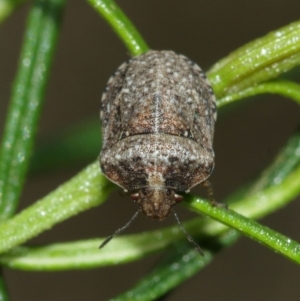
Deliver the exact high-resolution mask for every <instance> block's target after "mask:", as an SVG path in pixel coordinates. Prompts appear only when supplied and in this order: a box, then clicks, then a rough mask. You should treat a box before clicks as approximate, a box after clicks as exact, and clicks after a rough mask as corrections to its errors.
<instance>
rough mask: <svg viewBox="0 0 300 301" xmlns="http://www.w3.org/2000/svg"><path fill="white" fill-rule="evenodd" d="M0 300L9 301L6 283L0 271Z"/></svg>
mask: <svg viewBox="0 0 300 301" xmlns="http://www.w3.org/2000/svg"><path fill="white" fill-rule="evenodd" d="M0 301H9V297H8V293H7V288H6V284H5V282H4V277H3V274H2V273H1V275H0Z"/></svg>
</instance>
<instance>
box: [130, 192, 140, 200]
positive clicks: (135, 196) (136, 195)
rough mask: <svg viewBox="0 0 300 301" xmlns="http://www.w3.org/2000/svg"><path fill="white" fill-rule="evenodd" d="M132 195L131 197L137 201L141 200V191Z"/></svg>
mask: <svg viewBox="0 0 300 301" xmlns="http://www.w3.org/2000/svg"><path fill="white" fill-rule="evenodd" d="M130 197H131V199H132V200H133V201H135V202H136V201H138V200H139V198H140V195H139V193H138V192H137V193H134V194H132V195H131V196H130Z"/></svg>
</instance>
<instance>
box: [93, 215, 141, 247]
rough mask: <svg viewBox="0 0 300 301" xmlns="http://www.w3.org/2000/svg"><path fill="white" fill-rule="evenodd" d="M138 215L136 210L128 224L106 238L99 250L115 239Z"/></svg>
mask: <svg viewBox="0 0 300 301" xmlns="http://www.w3.org/2000/svg"><path fill="white" fill-rule="evenodd" d="M139 213H140V210H138V211H137V212H136V213H135V214H134V215H133V217H132V218H131V219H130V220H129V222H128V223H127V224H126V225H125V226H123V227H121V228H120V229H118V230H117V231H116V232H115V233H113V234H112V235H110V236H109V237H107V238H106V239H105V240H104V241H103V243H102V244H101V245H100V247H99V249H101V248H103V247H104V246H105V245H106V244H107V243H109V242H110V241H111V240H112V239H113V238H114V237H116V236H117V235H119V234H120V233H122V232H123V231H124V230H125V229H127V228H128V227H129V226H130V224H131V223H132V222H133V221H134V220H135V219H136V217H137V216H138V214H139Z"/></svg>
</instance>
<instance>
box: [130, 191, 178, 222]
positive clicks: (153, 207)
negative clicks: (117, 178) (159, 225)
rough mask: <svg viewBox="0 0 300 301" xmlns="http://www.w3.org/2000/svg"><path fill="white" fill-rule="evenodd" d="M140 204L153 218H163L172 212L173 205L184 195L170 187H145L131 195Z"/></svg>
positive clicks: (143, 210) (144, 211) (146, 213)
mask: <svg viewBox="0 0 300 301" xmlns="http://www.w3.org/2000/svg"><path fill="white" fill-rule="evenodd" d="M131 198H132V199H133V200H134V201H135V202H137V203H138V204H140V206H141V209H142V212H143V213H144V214H145V215H146V216H148V217H150V218H153V219H156V220H163V219H164V218H166V217H167V216H168V215H169V214H170V213H171V209H172V207H173V206H174V205H175V204H176V203H178V202H180V201H181V200H182V196H181V195H178V194H176V193H175V191H174V190H171V189H168V188H159V189H153V188H143V189H140V190H139V191H138V192H137V193H134V194H132V195H131Z"/></svg>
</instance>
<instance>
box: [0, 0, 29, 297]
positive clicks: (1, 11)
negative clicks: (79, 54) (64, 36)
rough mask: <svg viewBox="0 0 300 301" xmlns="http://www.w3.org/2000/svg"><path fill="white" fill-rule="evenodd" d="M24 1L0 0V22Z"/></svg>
mask: <svg viewBox="0 0 300 301" xmlns="http://www.w3.org/2000/svg"><path fill="white" fill-rule="evenodd" d="M25 1H26V0H0V24H1V23H2V22H4V21H5V20H6V19H7V18H8V17H9V16H10V15H11V14H12V13H13V12H14V11H15V10H16V9H17V8H18V7H19V6H20V4H22V3H24V2H25ZM0 301H1V299H0Z"/></svg>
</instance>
